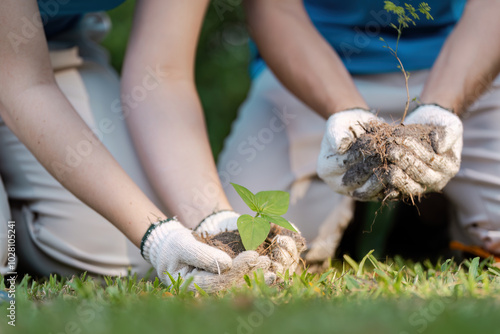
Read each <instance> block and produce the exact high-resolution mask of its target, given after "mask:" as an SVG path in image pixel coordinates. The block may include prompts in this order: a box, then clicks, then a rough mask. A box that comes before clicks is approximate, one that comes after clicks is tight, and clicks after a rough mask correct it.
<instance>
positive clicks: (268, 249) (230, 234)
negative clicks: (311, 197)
mask: <svg viewBox="0 0 500 334" xmlns="http://www.w3.org/2000/svg"><path fill="white" fill-rule="evenodd" d="M193 235H194V237H195V238H196V239H197V240H198V241H201V242H203V243H206V244H208V245H210V246H213V247H215V248H218V249H220V250H222V251H224V252H226V253H227V254H229V256H231V258H233V259H234V258H235V257H236V256H237V255H238V254H240V253H241V252H244V251H245V247H244V246H243V242H242V241H241V237H240V233H239V232H238V231H237V230H236V231H225V232H221V233H219V234H216V235H213V236H203V235H200V234H198V233H193ZM277 235H284V236H289V237H291V238H292V239H293V240H294V241H295V244H296V246H297V249H298V250H299V252H300V251H301V250H303V249H305V247H306V240H305V239H304V238H303V237H302V236H301V235H300V234H299V233H297V232H293V231H290V230H287V229H286V228H283V227H281V226H279V225H276V224H272V223H271V230H270V231H269V234H268V236H267V238H266V240H265V241H264V242H263V243H262V244H261V245H260V246H259V247H258V248H257V249H256V252H257V253H259V254H260V255H268V256H269V257H270V258H271V260H273V256H274V255H273V254H274V252H272V250H273V249H274V248H273V246H274V245H273V239H274V237H275V236H277Z"/></svg>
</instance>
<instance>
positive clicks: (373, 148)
mask: <svg viewBox="0 0 500 334" xmlns="http://www.w3.org/2000/svg"><path fill="white" fill-rule="evenodd" d="M362 126H363V128H364V129H365V130H366V133H364V134H362V135H361V136H360V137H358V138H357V139H356V141H355V142H354V143H353V145H352V146H351V147H350V148H349V150H348V151H347V155H348V156H349V157H358V158H359V157H362V159H363V162H362V163H356V164H354V165H353V166H352V167H351V168H349V169H348V170H347V172H346V173H345V174H344V176H343V179H342V182H343V183H346V184H353V183H358V184H359V185H361V184H363V183H364V182H365V181H366V180H367V179H368V177H369V176H370V175H372V173H374V174H375V175H376V176H377V177H378V178H379V180H381V181H382V182H384V183H385V185H384V186H385V188H384V190H383V194H382V195H383V196H382V198H381V199H385V198H386V197H388V196H389V195H390V194H391V193H393V192H394V191H395V190H396V189H395V188H394V186H392V185H391V184H387V182H385V180H387V179H390V178H389V177H388V176H390V175H389V174H390V173H391V172H392V167H391V166H394V163H392V162H391V161H389V159H388V152H389V151H388V150H389V149H390V148H391V147H392V148H393V147H394V146H393V145H398V146H401V147H403V148H404V149H407V148H406V147H404V145H402V144H401V143H402V139H404V138H408V137H411V138H414V139H416V140H417V141H418V142H419V143H420V144H422V146H423V147H424V148H426V149H427V150H429V152H432V153H435V148H436V147H437V145H438V140H439V138H441V137H442V136H443V135H444V128H443V127H441V126H435V125H427V124H425V125H424V124H409V125H404V124H397V125H390V124H387V123H381V122H377V121H370V122H369V123H366V124H362ZM401 195H402V199H405V198H409V197H412V194H401ZM400 198H401V197H400Z"/></svg>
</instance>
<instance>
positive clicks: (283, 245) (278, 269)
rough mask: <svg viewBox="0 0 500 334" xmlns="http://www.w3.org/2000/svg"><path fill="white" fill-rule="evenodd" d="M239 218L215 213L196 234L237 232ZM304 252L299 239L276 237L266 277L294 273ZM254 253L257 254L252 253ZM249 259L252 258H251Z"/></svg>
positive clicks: (303, 245)
mask: <svg viewBox="0 0 500 334" xmlns="http://www.w3.org/2000/svg"><path fill="white" fill-rule="evenodd" d="M239 217H240V215H239V214H237V213H235V212H233V211H220V212H217V213H214V214H212V215H210V216H208V217H207V218H205V219H204V220H203V221H202V222H201V223H200V225H199V226H198V227H197V228H196V229H195V232H196V233H199V234H201V235H216V234H218V233H220V232H224V231H234V230H237V229H238V226H237V222H238V218H239ZM292 225H293V224H292ZM294 228H295V229H296V230H297V233H299V234H300V231H299V230H298V228H297V227H296V226H294ZM286 233H287V234H291V233H295V232H291V231H290V232H288V231H286ZM296 240H297V241H296ZM304 250H305V242H304V243H303V242H300V240H299V238H295V239H294V238H292V237H291V236H290V235H277V236H275V237H274V239H273V240H272V246H271V249H270V253H271V260H270V262H269V265H270V266H268V267H267V268H268V269H269V270H270V272H269V273H265V275H264V276H266V275H268V276H269V280H270V279H271V276H272V275H271V274H272V273H283V272H285V271H286V270H289V272H290V273H293V272H294V271H295V269H296V268H297V265H298V263H299V261H300V253H301V252H302V251H304ZM248 252H249V251H246V252H243V253H248ZM243 253H241V254H243ZM252 253H255V252H253V251H252ZM241 254H240V255H238V256H237V257H236V258H235V259H234V261H235V262H234V263H236V259H237V258H239V257H241ZM249 256H250V255H249ZM252 256H254V255H252ZM262 257H265V258H268V259H269V257H267V256H261V257H259V258H262ZM243 258H244V257H243ZM248 258H251V256H250V257H248ZM262 261H263V260H262ZM254 262H255V261H254ZM233 266H234V264H233ZM261 266H262V264H261ZM267 268H266V269H267ZM236 271H237V270H235V272H236ZM266 277H267V276H266Z"/></svg>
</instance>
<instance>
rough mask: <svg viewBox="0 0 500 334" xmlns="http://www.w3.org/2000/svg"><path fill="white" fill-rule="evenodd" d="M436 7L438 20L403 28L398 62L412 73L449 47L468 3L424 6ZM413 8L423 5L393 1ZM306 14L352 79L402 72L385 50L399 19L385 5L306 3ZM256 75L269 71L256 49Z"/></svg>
mask: <svg viewBox="0 0 500 334" xmlns="http://www.w3.org/2000/svg"><path fill="white" fill-rule="evenodd" d="M424 1H425V2H427V3H428V4H429V6H430V7H431V10H430V13H431V15H432V16H433V17H434V20H426V18H425V15H423V14H420V15H419V16H420V20H415V23H416V26H413V25H412V24H410V26H409V27H408V28H404V29H403V32H402V35H401V38H400V41H399V46H398V56H399V58H400V59H401V61H402V62H403V66H404V67H405V69H406V70H408V71H413V70H420V69H427V68H430V67H432V64H433V63H434V61H435V60H436V58H437V56H438V54H439V51H440V50H441V47H442V46H443V44H444V41H445V40H446V38H447V37H448V35H449V34H450V32H451V31H452V29H453V27H454V26H455V24H456V23H457V22H458V20H459V19H460V17H461V15H462V12H463V9H464V7H465V3H466V0H424ZM393 2H394V3H396V4H398V3H399V5H401V4H402V3H408V4H411V5H413V6H414V7H415V8H417V7H418V4H419V3H420V2H421V1H420V0H418V1H416V0H404V1H403V0H402V1H397V0H396V1H393ZM304 5H305V7H306V10H307V12H308V14H309V16H310V18H311V20H312V22H313V24H314V26H315V27H316V29H318V31H319V33H320V34H321V35H322V36H323V37H324V38H325V39H326V40H327V41H328V43H330V45H332V47H333V48H334V49H335V51H336V52H337V53H338V55H339V56H340V58H341V59H342V61H343V63H344V65H345V66H346V67H347V70H348V71H349V72H350V73H352V74H376V73H387V72H394V71H399V69H398V67H397V66H398V62H397V60H396V58H395V57H394V56H392V55H391V54H390V53H389V51H388V50H387V49H386V48H384V45H385V43H384V42H382V41H380V37H382V38H383V39H384V40H385V41H386V42H387V43H388V44H389V46H390V47H392V48H393V49H394V48H395V47H396V38H397V32H396V30H395V29H394V28H393V27H391V26H390V24H391V23H393V24H395V25H396V26H397V25H398V23H397V17H396V15H394V14H389V13H387V12H386V11H385V10H384V1H383V0H349V1H345V0H304ZM251 48H252V49H253V52H254V57H255V58H254V61H253V62H252V64H251V68H250V70H251V74H252V76H256V75H257V74H258V73H259V72H260V71H261V70H262V69H263V68H264V67H265V64H264V61H263V60H262V59H261V58H260V56H259V55H258V51H257V50H256V48H255V46H254V45H252V47H251ZM298 66H299V65H298Z"/></svg>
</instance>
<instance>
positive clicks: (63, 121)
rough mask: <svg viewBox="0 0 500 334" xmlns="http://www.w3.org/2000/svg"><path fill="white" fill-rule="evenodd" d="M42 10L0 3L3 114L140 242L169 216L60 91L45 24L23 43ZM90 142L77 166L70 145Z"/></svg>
mask: <svg viewBox="0 0 500 334" xmlns="http://www.w3.org/2000/svg"><path fill="white" fill-rule="evenodd" d="M35 15H39V12H38V6H37V2H36V1H35V0H25V1H18V0H4V1H2V3H1V5H0V22H1V24H0V87H1V89H0V115H1V117H2V118H3V120H4V121H5V123H6V124H7V126H8V127H9V128H10V129H11V130H12V131H13V132H14V134H15V135H16V136H17V137H18V138H19V139H20V140H21V141H22V142H23V143H24V144H25V145H26V146H27V147H28V149H29V150H30V151H31V152H33V154H34V155H35V157H36V158H37V159H38V160H39V161H40V163H41V164H42V165H43V166H44V167H45V168H46V169H47V170H48V171H49V172H50V173H51V174H52V175H53V176H54V177H55V178H56V179H57V180H58V181H59V182H61V183H62V185H63V186H64V187H66V188H67V189H68V190H69V191H71V192H72V193H73V194H75V195H76V196H77V197H78V198H80V199H81V200H82V201H83V202H85V203H86V204H88V205H89V206H90V207H92V208H93V209H95V210H96V211H97V212H99V213H100V214H101V215H103V216H104V217H105V218H106V219H108V220H109V221H111V222H112V223H113V224H114V225H115V226H116V227H117V228H118V229H120V230H121V231H122V232H123V233H124V234H125V235H126V236H127V237H128V238H129V239H130V240H131V241H132V242H134V244H135V245H137V246H139V245H140V241H141V238H142V236H143V235H144V233H145V232H146V230H147V228H148V227H149V225H150V221H155V220H157V218H158V217H159V218H164V217H165V216H164V215H163V214H162V213H161V212H160V210H159V209H158V208H156V207H155V205H154V204H153V203H152V202H151V201H149V199H148V198H147V197H146V196H145V195H144V194H143V193H142V192H141V191H140V189H139V188H138V187H137V186H136V185H135V184H134V183H133V181H132V180H131V179H130V178H129V177H128V176H127V174H126V173H125V172H124V171H123V169H122V168H121V167H120V166H119V165H118V163H117V162H116V161H115V160H114V159H113V157H112V156H111V154H110V153H109V152H108V151H107V150H106V149H105V148H104V147H103V145H100V144H98V142H97V139H93V140H89V139H88V138H87V137H86V136H84V134H83V133H84V132H85V131H87V132H90V129H89V128H88V127H87V126H86V124H85V123H84V122H83V120H82V119H81V118H80V117H79V116H78V114H77V113H76V111H75V110H74V109H73V107H72V106H71V104H70V103H69V102H68V100H67V99H66V98H65V97H64V95H63V94H62V93H61V91H60V90H59V88H58V86H57V84H56V82H55V79H54V75H53V72H52V68H51V65H50V61H49V54H48V48H47V42H46V40H45V36H44V32H43V29H41V28H40V29H38V31H37V32H36V34H35V35H34V36H32V37H30V38H28V39H26V40H25V42H23V43H21V44H16V43H13V38H14V37H15V36H14V35H13V34H17V36H23V33H22V31H21V27H22V22H23V21H22V18H24V17H26V18H33V17H36V16H35ZM85 141H90V145H91V147H92V153H91V154H90V155H88V156H87V157H84V158H83V159H82V161H81V163H80V164H79V165H77V166H74V165H68V164H67V162H66V148H67V147H72V148H76V147H77V145H78V144H80V143H82V142H85Z"/></svg>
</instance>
